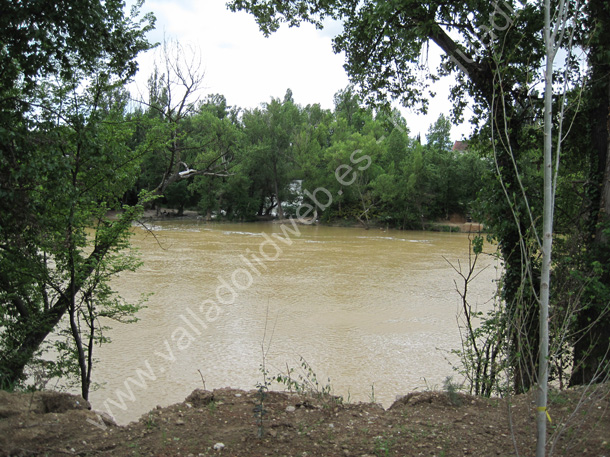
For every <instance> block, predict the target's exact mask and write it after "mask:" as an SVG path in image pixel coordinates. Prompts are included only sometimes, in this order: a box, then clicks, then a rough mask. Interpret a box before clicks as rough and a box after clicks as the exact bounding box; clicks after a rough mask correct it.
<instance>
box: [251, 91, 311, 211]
mask: <svg viewBox="0 0 610 457" xmlns="http://www.w3.org/2000/svg"><path fill="white" fill-rule="evenodd" d="M243 122H244V126H245V128H246V132H247V135H248V138H249V143H250V154H251V155H252V156H257V159H256V168H257V173H256V174H257V175H258V176H257V178H258V180H259V182H260V184H259V188H260V189H261V190H262V194H261V209H262V208H263V207H265V206H267V203H266V201H267V200H268V201H269V204H268V206H267V208H266V211H265V212H266V215H268V214H269V212H270V211H271V209H273V208H277V215H278V217H279V218H280V219H283V218H284V210H283V208H282V201H285V200H286V197H287V188H288V183H289V182H290V181H291V179H292V169H293V167H294V159H293V140H294V139H295V136H296V134H297V129H298V128H299V126H300V110H299V107H298V106H297V105H295V104H294V102H293V100H292V92H291V91H290V89H288V90H287V91H286V95H285V97H284V100H283V101H282V102H280V100H279V99H275V98H272V99H271V102H269V103H266V104H264V108H263V109H258V108H257V109H254V110H252V111H248V112H246V113H245V114H244V117H243ZM253 165H254V164H253ZM259 214H260V215H262V214H261V211H259Z"/></svg>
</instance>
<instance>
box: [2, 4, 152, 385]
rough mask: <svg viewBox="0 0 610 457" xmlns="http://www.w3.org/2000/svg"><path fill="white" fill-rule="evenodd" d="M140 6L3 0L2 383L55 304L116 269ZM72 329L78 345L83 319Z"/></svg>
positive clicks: (130, 161) (16, 369)
mask: <svg viewBox="0 0 610 457" xmlns="http://www.w3.org/2000/svg"><path fill="white" fill-rule="evenodd" d="M140 6H141V2H139V3H137V4H136V5H135V6H134V8H133V9H132V11H131V14H130V15H125V13H124V11H123V4H122V2H116V1H110V2H96V1H87V2H85V3H83V4H82V5H79V8H73V7H72V5H71V4H67V3H65V2H60V3H59V4H57V3H56V4H44V3H32V2H26V3H23V2H21V3H14V2H5V4H3V6H2V9H3V14H2V18H1V19H0V23H1V25H2V29H1V30H0V50H1V51H0V59H1V60H2V68H3V71H2V72H0V78H1V82H2V84H1V85H0V148H1V151H2V155H1V159H0V183H1V184H0V189H1V190H0V192H1V198H0V271H1V273H0V332H1V336H2V338H0V385H1V386H3V387H12V386H14V385H16V384H17V383H19V382H20V381H22V380H23V378H24V368H25V366H26V364H28V363H29V362H30V361H32V360H33V358H34V357H35V355H36V353H37V352H38V351H39V349H40V348H41V344H42V343H43V341H44V340H45V338H46V337H47V336H48V335H49V334H50V333H51V332H52V331H53V330H54V329H55V328H56V326H57V324H58V323H59V322H60V320H61V319H62V318H63V317H64V315H66V313H68V314H69V315H70V317H75V316H76V314H77V313H78V309H77V308H78V303H79V300H80V299H79V297H82V296H83V294H87V293H88V294H89V297H90V298H91V299H95V298H96V297H97V298H99V297H100V296H101V295H102V294H103V293H106V292H103V289H104V287H105V285H106V284H107V280H108V278H109V276H111V275H112V274H114V273H116V271H118V270H120V268H118V269H117V268H114V267H111V266H110V265H111V263H109V262H110V258H111V257H113V256H116V255H117V254H119V252H120V251H121V250H122V249H124V248H125V247H126V242H127V240H128V237H129V228H130V226H131V222H132V221H133V220H134V218H136V217H137V213H138V208H130V209H127V210H126V211H125V212H123V213H122V214H120V215H119V216H118V217H117V218H116V219H108V218H107V215H106V213H107V211H108V210H111V209H117V208H120V200H121V198H122V193H123V192H124V191H125V190H126V189H127V188H128V187H129V186H131V185H132V183H133V180H134V179H135V173H136V171H137V167H138V154H137V152H136V151H133V150H130V149H129V148H127V147H126V143H127V139H128V138H129V136H130V135H131V133H130V127H129V126H128V125H127V124H124V123H122V122H121V115H122V110H121V100H123V101H124V100H125V97H123V95H121V91H120V90H119V88H120V87H121V86H122V85H123V83H124V82H125V81H126V80H127V79H128V78H130V77H131V76H133V74H134V73H135V71H136V69H137V65H136V62H135V58H136V56H137V55H138V53H139V52H141V51H143V50H146V49H148V48H149V47H150V45H149V43H148V42H147V40H146V39H145V34H146V32H147V31H149V30H150V29H151V27H152V24H153V22H154V19H153V17H152V16H150V15H147V16H145V17H144V18H143V19H141V20H139V21H136V19H137V18H138V15H139V7H140ZM87 37H90V38H89V39H87ZM92 224H93V226H92ZM91 230H92V231H91ZM99 275H101V276H99ZM95 278H97V280H96V279H95ZM105 290H106V291H107V289H105ZM72 321H73V322H74V323H75V321H74V319H72ZM71 330H72V333H73V335H74V336H75V339H74V342H75V344H77V345H78V344H79V343H78V338H79V334H78V332H79V331H80V329H79V328H78V326H77V325H76V326H72V327H71ZM81 349H82V348H79V350H78V355H77V358H78V366H79V367H80V369H81V370H82V369H83V367H84V368H85V369H86V367H85V364H86V361H84V360H83V357H84V353H85V352H84V351H83V350H81ZM83 362H85V363H83ZM81 374H83V376H84V377H83V384H82V388H83V395H84V396H86V394H87V392H88V384H87V382H86V379H87V376H86V373H81Z"/></svg>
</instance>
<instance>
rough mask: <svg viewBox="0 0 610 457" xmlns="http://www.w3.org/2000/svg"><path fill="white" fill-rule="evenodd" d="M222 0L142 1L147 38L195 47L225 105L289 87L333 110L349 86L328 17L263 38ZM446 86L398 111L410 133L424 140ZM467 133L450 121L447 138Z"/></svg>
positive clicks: (209, 89) (142, 84) (248, 104)
mask: <svg viewBox="0 0 610 457" xmlns="http://www.w3.org/2000/svg"><path fill="white" fill-rule="evenodd" d="M225 5H226V0H203V1H197V0H147V1H146V2H145V4H144V8H143V11H144V12H148V11H152V12H153V13H154V14H155V16H156V17H157V23H156V30H155V31H154V32H153V33H152V34H151V35H150V40H151V41H153V42H154V41H159V42H161V41H163V37H164V35H165V36H166V37H167V38H170V39H176V40H177V41H179V42H180V43H181V44H182V45H188V46H193V47H194V48H196V49H198V50H199V51H200V52H201V56H202V63H203V67H204V69H205V81H204V86H205V87H204V91H205V93H209V94H213V93H219V94H222V95H224V96H225V97H226V99H227V102H228V104H229V105H232V106H238V107H241V108H254V107H257V106H259V105H260V104H261V103H264V102H268V101H270V99H271V98H272V97H275V98H282V97H283V96H284V94H285V93H286V89H288V88H290V89H291V90H292V92H293V97H294V99H295V101H296V103H298V104H300V105H303V106H305V105H307V104H314V103H319V104H320V105H321V106H322V107H323V108H328V109H332V108H333V95H334V94H335V93H336V92H337V91H338V90H340V89H343V88H345V87H346V86H347V85H348V84H349V80H348V78H347V75H346V73H345V71H344V69H343V63H344V56H343V55H342V54H339V55H337V54H334V53H333V51H332V43H331V39H332V37H333V36H334V35H336V33H337V32H338V31H339V30H340V28H339V27H340V26H339V25H338V24H333V23H330V24H329V25H328V26H327V27H326V28H325V29H323V30H316V29H315V27H313V26H312V25H310V24H303V25H301V26H300V27H298V28H289V27H288V26H283V27H281V28H280V30H279V31H278V32H276V33H274V34H273V35H271V36H270V37H269V38H265V37H264V36H263V34H262V33H261V32H260V31H259V29H258V26H257V25H256V22H255V20H254V17H253V16H251V15H249V14H247V13H245V12H238V13H232V12H230V11H229V10H227V8H226V6H225ZM433 48H435V45H432V46H431V51H436V49H433ZM155 54H156V55H157V58H158V51H157V52H155V51H153V52H149V53H147V54H146V55H143V56H141V57H140V59H139V61H140V72H139V74H138V76H137V78H136V82H137V85H138V87H139V89H140V90H141V91H142V90H143V91H144V92H145V88H146V79H147V78H148V76H149V75H150V73H151V70H152V68H153V62H154V58H155ZM431 54H435V52H431ZM433 59H434V56H433V55H432V56H431V60H433ZM446 86H447V83H444V84H438V85H437V86H436V87H435V88H434V90H435V91H436V92H437V96H436V98H435V99H434V100H432V102H431V103H430V110H429V111H430V112H429V114H428V115H427V116H423V115H420V114H415V113H414V112H412V111H408V110H405V109H403V110H402V112H403V115H404V116H405V118H406V119H407V125H408V126H409V129H410V131H411V136H415V135H417V134H418V133H421V134H422V139H425V134H426V132H427V131H428V127H429V125H430V124H431V123H432V122H434V121H435V120H436V119H437V118H438V116H439V114H440V113H441V112H444V113H445V114H448V113H449V110H450V105H449V102H448V91H447V87H446ZM204 95H205V94H204ZM469 132H470V127H469V126H468V125H467V124H465V125H462V126H459V127H454V129H453V131H452V139H453V140H459V139H462V137H463V136H464V135H467V134H468V133H469Z"/></svg>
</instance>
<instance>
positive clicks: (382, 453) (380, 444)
mask: <svg viewBox="0 0 610 457" xmlns="http://www.w3.org/2000/svg"><path fill="white" fill-rule="evenodd" d="M395 441H396V440H395V439H394V438H392V437H387V436H385V434H384V436H377V437H375V448H374V452H375V455H376V456H377V457H387V456H389V455H390V451H391V450H392V446H394V443H395Z"/></svg>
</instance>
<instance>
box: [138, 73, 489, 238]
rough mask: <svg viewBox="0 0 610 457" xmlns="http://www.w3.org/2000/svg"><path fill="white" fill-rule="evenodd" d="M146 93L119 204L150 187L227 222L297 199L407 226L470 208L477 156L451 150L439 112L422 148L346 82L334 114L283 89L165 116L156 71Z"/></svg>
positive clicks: (166, 201) (329, 217)
mask: <svg viewBox="0 0 610 457" xmlns="http://www.w3.org/2000/svg"><path fill="white" fill-rule="evenodd" d="M149 89H150V101H149V102H148V103H144V104H142V105H140V107H139V108H138V109H137V110H136V111H135V113H133V114H131V115H130V116H131V118H132V120H138V121H139V122H138V125H139V126H140V128H139V129H138V130H137V133H136V135H135V136H134V139H133V141H134V144H133V145H132V147H134V148H142V146H143V145H145V147H143V148H142V150H145V151H146V152H145V153H144V155H143V160H142V162H141V173H140V175H139V178H138V180H137V182H136V184H135V185H134V187H133V188H132V189H131V190H130V192H129V193H128V195H127V202H135V201H136V199H137V195H138V194H139V193H140V191H141V190H142V189H144V190H150V191H157V193H158V194H160V195H161V197H160V198H158V199H157V200H156V203H155V204H156V205H157V207H167V208H173V209H176V210H177V211H178V214H181V213H182V212H183V211H184V210H185V209H196V210H197V211H199V212H200V213H201V214H202V215H204V216H205V217H206V218H209V219H224V220H231V221H252V220H257V219H261V218H270V217H280V218H282V217H288V216H296V215H297V210H298V208H299V206H300V205H301V204H303V203H305V204H312V205H314V207H316V209H317V217H318V218H319V219H320V220H321V221H323V222H329V221H337V220H341V219H344V220H347V221H350V222H354V221H360V222H361V223H362V224H364V225H368V224H369V223H371V222H375V223H382V224H384V225H388V226H392V227H399V228H404V229H406V228H421V227H422V224H423V222H424V221H426V220H437V219H446V218H448V217H449V216H450V215H452V214H456V213H457V214H460V215H466V214H469V213H471V212H472V210H473V202H474V201H475V200H476V198H477V193H478V192H479V190H480V189H481V186H482V181H483V179H484V175H485V169H486V165H485V162H484V161H483V160H482V159H481V158H480V157H479V156H477V155H476V154H475V153H474V152H471V151H468V150H462V151H454V150H453V142H452V141H451V139H450V130H451V123H450V121H449V118H448V117H447V116H444V115H441V116H440V117H439V118H438V120H437V121H436V122H435V123H434V124H433V125H432V126H431V127H430V129H429V131H428V133H427V135H426V141H425V143H426V144H425V145H424V144H422V141H421V138H419V136H418V137H413V136H410V131H409V127H408V125H407V124H406V122H405V120H404V118H402V117H401V116H400V114H399V112H398V111H393V112H387V113H381V112H375V111H373V109H371V108H365V107H363V104H362V103H361V100H360V99H359V97H358V96H357V95H356V94H355V92H354V91H353V90H352V89H351V88H349V87H348V88H346V89H344V90H341V91H339V92H338V93H337V94H336V95H335V100H334V102H335V107H334V110H326V109H322V108H321V107H320V105H318V104H314V105H307V106H305V107H303V106H300V105H298V104H296V103H295V102H294V100H293V96H292V92H291V91H290V90H287V92H286V94H285V96H284V98H283V99H271V101H270V102H269V103H263V104H261V106H260V107H259V108H255V109H247V110H241V109H239V108H236V107H230V106H228V105H227V101H226V99H225V97H224V96H222V95H210V96H208V97H207V98H205V99H204V100H202V101H200V102H198V103H197V105H196V106H194V107H192V109H191V110H189V111H188V112H185V113H184V114H183V115H177V114H176V113H175V110H174V113H173V116H172V112H171V111H172V110H171V102H170V101H169V100H168V95H169V94H168V91H167V90H163V85H162V84H159V83H157V82H155V75H153V77H152V78H151V80H150V81H149ZM171 170H175V172H174V174H173V175H172V173H171ZM172 176H173V177H172ZM316 189H324V191H319V192H318V193H315V190H316ZM312 193H314V194H315V195H316V196H317V197H318V201H317V202H312V198H311V195H312ZM304 194H305V195H304ZM308 194H309V196H308ZM315 203H318V205H317V206H316V205H315ZM304 212H305V211H302V212H301V214H300V215H302V214H303V213H304ZM311 215H313V212H309V216H311Z"/></svg>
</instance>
